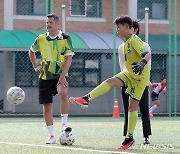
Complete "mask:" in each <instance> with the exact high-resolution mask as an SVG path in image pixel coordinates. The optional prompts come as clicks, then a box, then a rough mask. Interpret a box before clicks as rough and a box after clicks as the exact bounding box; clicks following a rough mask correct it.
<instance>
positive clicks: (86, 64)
mask: <svg viewBox="0 0 180 154" xmlns="http://www.w3.org/2000/svg"><path fill="white" fill-rule="evenodd" d="M100 57H101V55H100V54H98V53H76V54H75V56H73V61H72V65H71V68H70V71H69V79H68V80H69V85H70V86H71V87H83V86H86V87H93V86H97V85H99V83H100V79H101V73H100Z"/></svg>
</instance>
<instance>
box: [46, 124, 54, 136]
mask: <svg viewBox="0 0 180 154" xmlns="http://www.w3.org/2000/svg"><path fill="white" fill-rule="evenodd" d="M47 129H48V130H49V134H50V136H54V128H53V125H50V126H47Z"/></svg>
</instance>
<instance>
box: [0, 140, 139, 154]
mask: <svg viewBox="0 0 180 154" xmlns="http://www.w3.org/2000/svg"><path fill="white" fill-rule="evenodd" d="M0 144H8V145H19V146H28V147H43V148H52V149H63V150H77V151H88V152H99V153H120V154H136V153H130V152H120V151H103V150H96V149H84V148H75V147H74V148H73V147H69V146H66V147H64V146H52V145H37V144H24V143H11V142H0Z"/></svg>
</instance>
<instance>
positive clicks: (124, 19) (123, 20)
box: [114, 15, 132, 29]
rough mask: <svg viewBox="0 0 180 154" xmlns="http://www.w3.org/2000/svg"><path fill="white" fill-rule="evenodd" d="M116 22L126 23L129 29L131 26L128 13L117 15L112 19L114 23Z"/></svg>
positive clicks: (116, 23)
mask: <svg viewBox="0 0 180 154" xmlns="http://www.w3.org/2000/svg"><path fill="white" fill-rule="evenodd" d="M118 24H122V25H124V24H128V26H129V29H131V27H132V19H131V18H130V17H129V16H128V15H123V16H121V17H117V18H116V19H115V20H114V25H118Z"/></svg>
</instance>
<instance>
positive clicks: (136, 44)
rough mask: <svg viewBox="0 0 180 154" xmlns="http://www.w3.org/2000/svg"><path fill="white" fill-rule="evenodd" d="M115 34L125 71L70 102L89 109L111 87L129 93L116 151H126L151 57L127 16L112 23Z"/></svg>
mask: <svg viewBox="0 0 180 154" xmlns="http://www.w3.org/2000/svg"><path fill="white" fill-rule="evenodd" d="M114 24H115V25H116V30H117V34H118V35H119V36H120V37H121V38H122V39H123V40H124V44H123V54H124V56H125V66H126V69H125V70H124V71H122V72H120V73H118V74H117V75H115V76H113V77H111V78H108V79H107V80H105V81H104V82H102V83H101V84H100V85H99V86H97V87H96V88H95V89H93V90H92V91H91V92H90V93H88V94H87V95H85V96H83V97H71V98H70V99H69V100H70V102H71V103H76V104H79V105H81V106H82V107H88V102H89V101H90V100H92V99H94V98H96V97H98V96H100V95H103V94H105V93H106V92H108V91H109V90H110V89H111V88H113V87H127V89H126V92H127V93H128V94H129V113H128V114H129V115H128V130H127V135H126V137H125V140H124V141H123V143H122V145H120V147H118V148H117V149H119V150H126V149H128V148H129V147H130V146H131V145H132V144H133V143H134V139H133V132H134V129H135V126H136V123H137V119H138V104H139V101H140V99H141V96H142V94H143V92H144V89H145V87H146V86H147V85H148V82H149V77H150V71H149V68H148V65H146V64H147V62H148V61H149V60H150V58H151V55H150V53H149V52H148V51H146V49H145V47H144V45H143V42H142V40H141V39H140V38H139V37H138V36H137V35H135V34H132V33H131V27H132V19H131V18H130V17H129V16H121V17H117V18H116V19H115V21H114Z"/></svg>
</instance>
